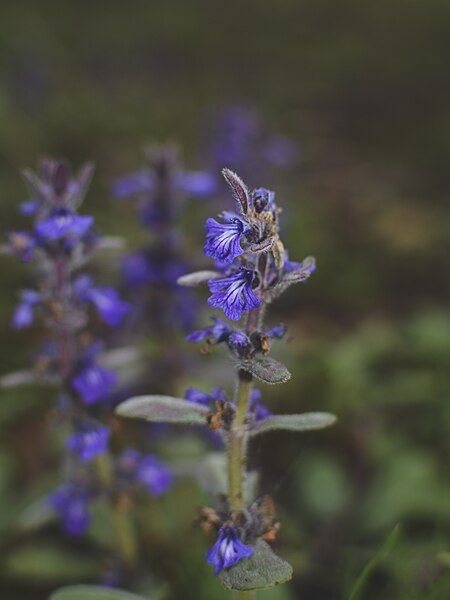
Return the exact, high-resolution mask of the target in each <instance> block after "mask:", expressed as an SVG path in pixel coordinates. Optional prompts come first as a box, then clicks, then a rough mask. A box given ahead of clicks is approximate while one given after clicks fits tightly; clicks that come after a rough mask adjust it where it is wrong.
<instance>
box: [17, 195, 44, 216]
mask: <svg viewBox="0 0 450 600" xmlns="http://www.w3.org/2000/svg"><path fill="white" fill-rule="evenodd" d="M39 206H40V204H39V202H38V201H37V200H34V199H33V198H31V199H30V200H26V201H25V202H22V203H21V204H20V205H19V210H20V214H21V215H24V216H25V217H32V216H33V215H35V214H36V213H37V211H38V210H39Z"/></svg>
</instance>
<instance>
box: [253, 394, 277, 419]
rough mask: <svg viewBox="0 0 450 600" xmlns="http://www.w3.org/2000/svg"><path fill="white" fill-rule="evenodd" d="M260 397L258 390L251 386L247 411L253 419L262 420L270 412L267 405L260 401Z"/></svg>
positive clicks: (268, 415)
mask: <svg viewBox="0 0 450 600" xmlns="http://www.w3.org/2000/svg"><path fill="white" fill-rule="evenodd" d="M261 398H262V394H261V392H260V390H258V389H256V388H253V389H252V391H251V392H250V397H249V402H248V412H249V413H250V414H251V415H252V417H253V420H254V421H262V420H264V419H267V417H270V415H271V414H272V413H271V412H270V410H269V409H268V408H267V406H266V405H265V404H263V403H262V402H261Z"/></svg>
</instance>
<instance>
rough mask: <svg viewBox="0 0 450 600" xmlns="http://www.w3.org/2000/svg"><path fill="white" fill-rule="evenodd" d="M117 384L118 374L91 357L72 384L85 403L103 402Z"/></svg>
mask: <svg viewBox="0 0 450 600" xmlns="http://www.w3.org/2000/svg"><path fill="white" fill-rule="evenodd" d="M116 385H117V375H116V373H114V372H113V371H110V370H109V369H105V367H102V366H100V365H99V364H98V363H97V362H95V360H94V359H89V360H87V361H86V362H84V364H82V366H81V368H80V369H79V371H78V372H77V374H76V375H75V377H74V378H73V379H72V386H73V388H74V389H75V391H76V392H78V394H79V395H80V396H81V399H82V400H83V402H84V403H85V404H95V403H97V402H101V401H102V400H104V399H105V398H107V397H108V395H109V394H110V393H111V391H112V389H113V388H114V387H115V386H116Z"/></svg>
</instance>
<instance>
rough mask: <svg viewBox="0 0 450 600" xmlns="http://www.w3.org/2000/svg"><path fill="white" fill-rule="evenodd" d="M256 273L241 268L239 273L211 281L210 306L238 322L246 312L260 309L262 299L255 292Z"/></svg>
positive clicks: (209, 284) (209, 283)
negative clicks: (253, 287) (219, 309)
mask: <svg viewBox="0 0 450 600" xmlns="http://www.w3.org/2000/svg"><path fill="white" fill-rule="evenodd" d="M254 278H255V273H254V271H252V270H250V269H244V268H241V269H240V270H239V271H238V272H237V273H235V274H233V275H229V276H228V277H223V278H221V279H211V280H210V281H209V282H208V287H209V290H210V292H211V294H212V295H211V296H210V297H209V298H208V304H209V306H211V307H213V308H221V309H222V310H223V312H224V313H225V316H226V317H227V318H228V319H231V320H232V321H238V320H239V319H240V318H241V317H242V314H243V313H244V312H246V311H249V310H253V309H254V308H258V306H259V305H260V304H261V298H258V296H256V294H255V293H254V292H253V289H252V286H253V281H254Z"/></svg>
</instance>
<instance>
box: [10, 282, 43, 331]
mask: <svg viewBox="0 0 450 600" xmlns="http://www.w3.org/2000/svg"><path fill="white" fill-rule="evenodd" d="M39 301H40V296H39V294H38V293H37V292H35V291H34V290H23V291H22V293H21V302H20V304H19V305H18V306H17V307H16V309H15V311H14V314H13V318H12V324H13V326H14V327H15V328H16V329H24V328H25V327H29V326H30V325H32V323H33V321H34V310H35V308H36V305H37V304H39Z"/></svg>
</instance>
